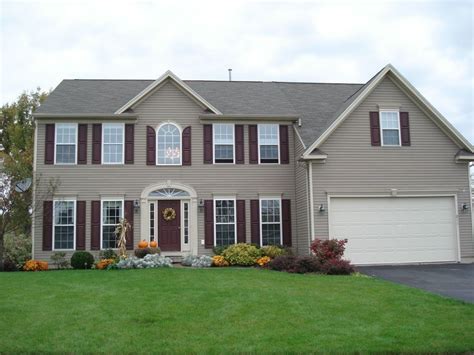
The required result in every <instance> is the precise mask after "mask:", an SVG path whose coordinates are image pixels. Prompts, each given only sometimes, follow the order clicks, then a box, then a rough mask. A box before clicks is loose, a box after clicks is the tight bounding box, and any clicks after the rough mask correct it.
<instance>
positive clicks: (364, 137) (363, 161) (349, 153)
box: [313, 77, 474, 258]
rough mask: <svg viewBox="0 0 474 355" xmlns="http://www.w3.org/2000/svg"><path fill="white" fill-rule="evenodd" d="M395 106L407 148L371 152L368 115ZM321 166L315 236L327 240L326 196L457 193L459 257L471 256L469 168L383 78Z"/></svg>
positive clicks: (327, 145) (316, 167) (316, 174)
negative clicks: (406, 127) (404, 121)
mask: <svg viewBox="0 0 474 355" xmlns="http://www.w3.org/2000/svg"><path fill="white" fill-rule="evenodd" d="M387 104H389V105H390V104H391V105H393V104H397V105H400V111H406V112H409V120H410V136H411V146H409V147H372V146H371V142H370V129H369V112H370V111H377V110H378V105H387ZM320 149H321V150H322V151H324V152H325V153H327V154H328V159H327V161H326V163H325V164H313V180H314V181H313V188H314V205H315V206H319V205H320V204H323V205H324V206H325V207H326V211H325V212H319V211H318V209H317V208H315V212H314V218H315V236H316V237H320V238H327V237H328V234H329V233H328V209H327V204H328V194H348V195H355V194H359V195H376V194H377V195H389V193H390V189H398V194H399V195H410V194H421V195H430V194H433V195H434V194H455V195H456V196H457V202H458V213H459V219H458V221H459V233H460V246H461V257H463V258H468V257H473V256H474V243H473V234H472V225H471V210H468V211H461V210H460V206H461V205H462V204H463V203H469V181H468V171H467V169H468V168H467V163H456V162H455V160H454V156H455V154H456V153H457V152H458V150H459V147H458V146H456V144H455V143H454V142H453V141H452V140H451V139H450V138H449V137H448V136H447V135H446V134H444V133H443V132H442V131H441V130H440V129H439V128H438V126H436V125H435V124H434V122H433V121H432V120H431V119H430V118H429V117H427V116H426V115H425V113H423V112H422V111H421V110H420V109H419V107H418V106H416V105H415V104H414V102H413V101H412V100H411V99H410V98H409V97H408V96H407V95H406V94H405V93H404V92H403V91H402V90H400V89H399V87H397V86H396V85H395V84H394V82H393V81H392V80H391V79H390V78H389V77H386V78H385V79H384V80H383V81H382V82H381V83H380V84H379V86H378V87H376V88H375V89H374V91H373V92H372V93H371V94H370V95H369V96H368V97H367V99H366V100H365V101H364V102H363V103H362V104H361V105H360V106H359V107H358V108H357V109H356V110H355V111H354V112H353V113H352V114H351V115H350V116H349V117H348V118H347V119H346V121H345V122H344V123H342V124H341V126H340V127H339V128H337V129H336V131H335V132H334V133H333V134H332V135H331V136H330V137H329V138H328V139H327V141H326V142H324V143H323V144H322V146H321V147H320Z"/></svg>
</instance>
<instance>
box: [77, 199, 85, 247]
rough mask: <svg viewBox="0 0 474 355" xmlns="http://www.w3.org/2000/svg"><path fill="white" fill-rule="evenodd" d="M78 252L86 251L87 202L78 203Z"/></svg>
mask: <svg viewBox="0 0 474 355" xmlns="http://www.w3.org/2000/svg"><path fill="white" fill-rule="evenodd" d="M76 250H86V201H77V202H76Z"/></svg>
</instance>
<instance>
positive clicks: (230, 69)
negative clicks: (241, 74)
mask: <svg viewBox="0 0 474 355" xmlns="http://www.w3.org/2000/svg"><path fill="white" fill-rule="evenodd" d="M227 70H228V71H229V81H232V68H229V69H227Z"/></svg>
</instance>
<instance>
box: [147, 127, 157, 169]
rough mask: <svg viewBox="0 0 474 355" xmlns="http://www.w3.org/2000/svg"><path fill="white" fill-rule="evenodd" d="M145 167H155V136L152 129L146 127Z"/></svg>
mask: <svg viewBox="0 0 474 355" xmlns="http://www.w3.org/2000/svg"><path fill="white" fill-rule="evenodd" d="M146 165H156V135H155V130H154V129H153V127H150V126H147V127H146Z"/></svg>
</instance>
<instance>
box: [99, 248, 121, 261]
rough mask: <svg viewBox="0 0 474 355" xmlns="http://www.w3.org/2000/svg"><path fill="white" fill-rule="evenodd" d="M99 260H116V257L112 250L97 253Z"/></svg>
mask: <svg viewBox="0 0 474 355" xmlns="http://www.w3.org/2000/svg"><path fill="white" fill-rule="evenodd" d="M99 259H114V260H118V255H117V253H116V252H115V251H114V250H113V249H106V250H102V251H101V252H100V253H99Z"/></svg>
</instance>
